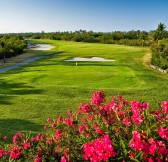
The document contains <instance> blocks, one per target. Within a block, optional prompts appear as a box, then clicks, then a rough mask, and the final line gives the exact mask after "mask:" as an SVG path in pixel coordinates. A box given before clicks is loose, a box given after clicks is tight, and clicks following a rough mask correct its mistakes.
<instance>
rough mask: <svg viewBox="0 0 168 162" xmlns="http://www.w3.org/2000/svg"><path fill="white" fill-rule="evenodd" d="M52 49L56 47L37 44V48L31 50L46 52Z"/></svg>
mask: <svg viewBox="0 0 168 162" xmlns="http://www.w3.org/2000/svg"><path fill="white" fill-rule="evenodd" d="M52 48H54V46H51V45H48V44H37V45H36V46H35V48H32V47H31V50H42V51H45V50H51V49H52Z"/></svg>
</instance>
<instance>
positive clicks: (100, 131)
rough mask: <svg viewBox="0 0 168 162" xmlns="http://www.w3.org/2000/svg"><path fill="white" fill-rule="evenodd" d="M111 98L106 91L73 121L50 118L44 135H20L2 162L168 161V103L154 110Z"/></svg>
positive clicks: (4, 151)
mask: <svg viewBox="0 0 168 162" xmlns="http://www.w3.org/2000/svg"><path fill="white" fill-rule="evenodd" d="M105 99H106V95H105V94H104V92H103V91H102V90H101V91H99V92H95V93H94V94H93V95H92V100H91V102H90V103H89V104H80V105H79V107H78V109H77V111H76V112H75V113H72V112H71V111H70V110H68V111H67V115H68V117H66V118H63V117H61V116H59V117H58V118H57V119H56V120H52V119H50V118H48V119H47V124H46V125H44V129H45V131H46V132H45V133H44V134H40V133H39V134H37V136H35V137H29V136H27V135H24V134H22V133H21V132H18V133H16V134H15V135H14V137H13V143H12V144H10V145H8V146H7V145H4V146H1V149H0V161H10V160H11V161H12V160H13V161H35V162H42V161H44V162H45V161H46V162H47V161H61V162H66V161H92V162H99V161H136V162H138V161H148V162H154V161H158V162H161V161H168V101H163V102H161V103H160V106H161V107H160V108H159V109H158V110H150V106H149V104H148V103H145V102H143V103H140V102H138V101H136V100H134V101H127V100H125V99H123V98H122V97H121V96H118V97H112V99H111V101H110V102H109V103H105ZM4 139H6V137H4Z"/></svg>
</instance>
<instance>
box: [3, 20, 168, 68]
mask: <svg viewBox="0 0 168 162" xmlns="http://www.w3.org/2000/svg"><path fill="white" fill-rule="evenodd" d="M23 38H29V39H30V38H31V39H51V40H65V41H75V42H89V43H106V44H120V45H129V46H142V47H145V46H150V48H151V51H152V59H151V64H153V65H155V66H159V67H160V68H162V69H168V31H166V26H165V25H164V23H160V24H158V27H157V29H156V30H153V31H149V32H147V31H140V30H136V31H135V30H132V31H128V32H122V31H114V32H108V33H104V32H93V31H86V30H79V31H75V32H72V31H66V32H50V33H45V32H44V31H42V32H39V33H18V34H10V35H9V34H8V35H6V34H0V59H2V58H4V61H5V58H6V57H11V56H15V55H17V54H20V53H22V51H23V49H24V47H26V41H24V39H23Z"/></svg>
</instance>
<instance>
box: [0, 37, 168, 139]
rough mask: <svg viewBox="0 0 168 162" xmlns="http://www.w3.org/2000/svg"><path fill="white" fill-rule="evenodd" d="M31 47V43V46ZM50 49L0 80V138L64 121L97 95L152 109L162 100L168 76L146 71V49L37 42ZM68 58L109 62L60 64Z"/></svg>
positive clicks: (167, 86)
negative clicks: (145, 104) (69, 112)
mask: <svg viewBox="0 0 168 162" xmlns="http://www.w3.org/2000/svg"><path fill="white" fill-rule="evenodd" d="M32 42H34V41H33V40H32ZM35 42H38V43H45V44H51V45H52V46H55V48H53V49H52V50H51V51H28V52H27V53H31V54H33V56H39V55H47V56H46V57H44V58H41V59H39V60H37V61H34V62H31V63H30V64H28V65H25V66H22V67H19V68H17V69H13V70H11V71H8V72H6V73H3V74H0V114H1V115H0V126H1V127H0V132H2V135H7V136H9V137H11V136H12V135H13V134H14V133H15V132H17V131H22V132H29V131H30V130H31V132H32V133H36V132H37V131H42V129H43V126H42V125H43V124H44V123H45V120H46V118H47V117H51V118H56V117H57V116H58V115H65V114H66V110H68V109H71V110H72V111H74V110H75V109H76V108H77V107H78V105H79V104H80V103H81V102H82V103H87V102H89V101H90V98H91V95H92V93H93V92H95V91H97V90H100V89H103V90H104V91H105V93H106V94H107V99H110V98H111V96H112V95H122V96H123V97H124V98H126V99H129V100H134V99H137V100H140V101H146V102H149V103H150V105H151V106H152V108H153V109H155V108H156V107H154V106H156V103H158V102H160V101H163V100H167V98H168V84H167V83H168V75H167V74H161V73H160V72H158V71H156V70H154V69H152V68H150V67H149V66H148V62H149V61H150V60H149V57H148V56H149V53H150V50H149V48H142V47H130V46H121V45H112V44H94V43H76V42H65V41H52V40H39V41H35ZM74 57H102V58H106V59H113V60H115V61H113V62H78V64H77V66H76V63H75V62H65V61H64V60H67V59H72V58H74Z"/></svg>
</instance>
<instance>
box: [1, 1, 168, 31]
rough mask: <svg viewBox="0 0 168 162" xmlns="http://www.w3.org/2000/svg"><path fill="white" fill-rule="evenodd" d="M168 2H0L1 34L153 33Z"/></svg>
mask: <svg viewBox="0 0 168 162" xmlns="http://www.w3.org/2000/svg"><path fill="white" fill-rule="evenodd" d="M160 22H163V23H164V24H165V25H166V26H167V27H168V0H0V33H11V32H41V31H42V30H44V31H45V32H55V31H76V30H79V29H82V30H87V31H90V30H92V31H95V32H98V31H102V32H111V31H129V30H146V31H149V30H154V29H156V28H157V25H158V24H159V23H160Z"/></svg>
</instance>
